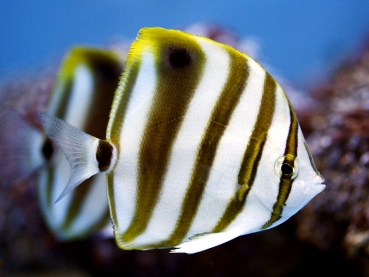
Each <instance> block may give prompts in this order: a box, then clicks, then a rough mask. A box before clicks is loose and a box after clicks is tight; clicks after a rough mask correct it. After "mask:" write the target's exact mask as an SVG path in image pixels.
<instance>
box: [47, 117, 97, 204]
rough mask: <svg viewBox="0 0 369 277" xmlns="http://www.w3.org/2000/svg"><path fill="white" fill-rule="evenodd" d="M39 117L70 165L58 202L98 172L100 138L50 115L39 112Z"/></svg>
mask: <svg viewBox="0 0 369 277" xmlns="http://www.w3.org/2000/svg"><path fill="white" fill-rule="evenodd" d="M40 119H41V122H42V125H43V126H44V129H45V131H46V133H47V135H48V136H49V137H50V138H51V139H52V140H53V141H54V142H55V144H56V145H58V146H59V147H60V149H61V150H62V152H63V153H64V155H65V156H66V158H67V160H68V162H69V165H70V167H71V176H70V179H69V182H68V184H67V186H66V187H65V189H64V191H63V192H62V194H61V195H60V196H59V197H58V199H57V200H56V202H58V201H59V200H60V199H62V198H63V197H64V196H65V195H66V194H67V193H68V192H70V191H71V190H73V189H74V188H75V187H77V186H78V185H79V184H81V183H82V182H83V181H84V180H86V179H88V178H90V177H91V176H93V175H95V174H97V173H99V172H100V169H99V165H98V162H97V160H96V151H97V148H98V145H99V141H100V140H99V139H98V138H95V137H93V136H90V135H88V134H86V133H85V132H82V131H81V130H79V129H77V128H75V127H73V126H72V125H70V124H68V123H67V122H65V121H63V120H61V119H58V118H56V117H54V116H52V115H49V114H46V113H41V114H40Z"/></svg>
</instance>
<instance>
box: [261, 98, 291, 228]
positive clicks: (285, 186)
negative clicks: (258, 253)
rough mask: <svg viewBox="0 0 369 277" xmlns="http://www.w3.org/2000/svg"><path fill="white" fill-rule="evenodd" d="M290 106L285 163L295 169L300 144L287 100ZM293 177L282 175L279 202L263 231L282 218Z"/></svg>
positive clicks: (275, 205)
mask: <svg viewBox="0 0 369 277" xmlns="http://www.w3.org/2000/svg"><path fill="white" fill-rule="evenodd" d="M287 102H288V106H289V109H290V119H291V122H290V128H289V131H288V136H287V141H286V148H285V151H284V156H285V159H284V161H283V163H287V164H289V165H290V166H292V167H294V162H295V158H296V157H297V147H298V145H297V143H298V137H297V135H298V120H297V116H296V114H295V112H294V111H293V107H292V105H291V103H290V102H289V100H288V99H287ZM292 183H293V179H292V175H282V176H281V177H280V182H279V191H278V196H277V202H276V203H275V204H274V206H273V212H272V214H271V217H270V219H269V220H268V221H267V222H266V223H265V224H264V225H263V226H262V227H261V229H266V228H268V227H270V226H271V225H272V224H273V223H275V222H276V221H277V220H279V219H280V218H281V215H282V212H283V206H285V205H286V201H287V198H288V196H289V194H290V192H291V188H292Z"/></svg>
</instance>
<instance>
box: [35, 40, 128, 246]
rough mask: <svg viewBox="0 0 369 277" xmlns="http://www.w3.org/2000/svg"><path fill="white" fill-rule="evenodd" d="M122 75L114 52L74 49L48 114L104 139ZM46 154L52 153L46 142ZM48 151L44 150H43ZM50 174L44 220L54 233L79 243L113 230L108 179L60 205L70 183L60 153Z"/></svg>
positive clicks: (91, 182) (43, 197)
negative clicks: (83, 238)
mask: <svg viewBox="0 0 369 277" xmlns="http://www.w3.org/2000/svg"><path fill="white" fill-rule="evenodd" d="M122 72H123V60H122V58H121V57H120V56H119V55H118V54H117V53H115V52H113V51H110V50H104V49H98V48H87V47H75V48H73V49H72V50H71V51H70V53H69V54H68V55H67V57H66V58H65V60H64V62H63V64H62V66H61V69H60V72H59V75H58V78H57V81H56V84H55V87H54V90H53V93H52V95H51V98H50V101H49V104H48V107H47V112H48V113H50V114H53V115H55V116H57V117H59V118H61V119H63V120H65V121H66V122H68V123H70V124H72V125H74V126H76V127H78V128H79V129H81V130H83V131H84V132H88V133H89V134H91V135H93V136H95V137H99V138H105V130H106V127H107V124H108V119H109V112H110V107H111V104H112V102H113V97H114V92H115V90H116V88H117V86H118V83H119V77H120V75H121V73H122ZM44 149H51V150H52V149H53V148H52V144H50V141H49V140H45V143H44ZM44 151H45V150H44ZM54 156H56V157H54V162H53V164H52V166H50V167H49V168H48V170H43V171H42V172H41V174H40V176H39V185H38V188H39V189H38V191H39V201H40V205H41V210H42V214H43V216H44V218H45V220H46V223H47V225H48V226H49V227H50V229H51V230H52V231H53V233H54V234H55V235H56V236H57V237H58V238H59V239H62V240H71V239H76V238H79V237H82V236H87V235H89V234H92V233H95V232H97V231H99V230H101V229H102V228H104V227H105V226H108V227H110V229H111V232H112V231H113V230H112V228H111V224H110V216H109V207H108V201H107V198H106V178H105V177H104V176H103V175H96V176H93V177H92V178H90V179H88V180H85V181H84V182H83V184H82V185H81V186H80V187H78V188H76V189H75V190H73V191H72V192H71V193H69V194H68V195H66V196H65V197H64V198H63V199H62V200H61V201H60V204H58V205H53V203H54V201H53V199H55V197H56V196H57V195H58V194H60V192H61V191H62V190H63V188H64V186H65V183H67V182H68V178H69V175H70V167H69V164H68V161H67V160H66V158H65V157H64V156H63V155H62V154H61V153H60V151H58V153H57V154H56V155H54Z"/></svg>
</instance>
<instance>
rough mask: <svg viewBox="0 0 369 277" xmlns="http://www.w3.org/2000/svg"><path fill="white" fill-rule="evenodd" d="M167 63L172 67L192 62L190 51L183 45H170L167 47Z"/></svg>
mask: <svg viewBox="0 0 369 277" xmlns="http://www.w3.org/2000/svg"><path fill="white" fill-rule="evenodd" d="M168 59H169V63H170V65H171V66H172V67H174V68H182V67H185V66H188V65H189V64H190V63H191V62H192V57H191V54H190V52H189V51H188V50H187V49H186V48H183V47H170V48H169V49H168Z"/></svg>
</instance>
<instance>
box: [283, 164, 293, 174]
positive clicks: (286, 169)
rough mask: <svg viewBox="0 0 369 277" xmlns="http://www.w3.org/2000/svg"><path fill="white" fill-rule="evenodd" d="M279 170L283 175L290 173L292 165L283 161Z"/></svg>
mask: <svg viewBox="0 0 369 277" xmlns="http://www.w3.org/2000/svg"><path fill="white" fill-rule="evenodd" d="M281 171H282V174H283V175H291V174H292V173H293V167H292V166H290V165H289V164H286V163H284V164H282V166H281Z"/></svg>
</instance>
